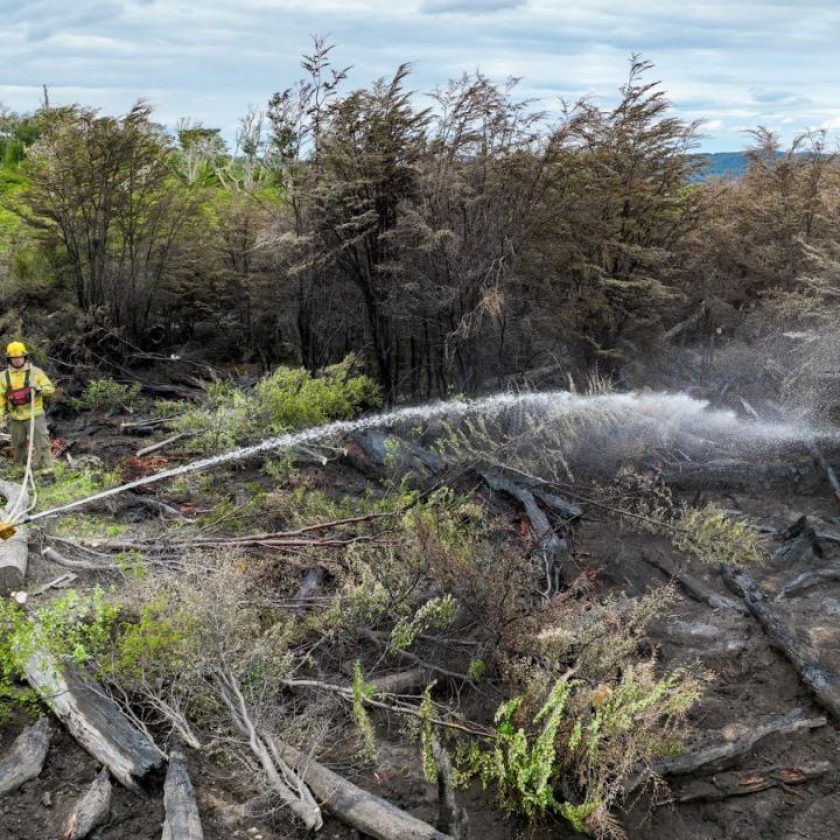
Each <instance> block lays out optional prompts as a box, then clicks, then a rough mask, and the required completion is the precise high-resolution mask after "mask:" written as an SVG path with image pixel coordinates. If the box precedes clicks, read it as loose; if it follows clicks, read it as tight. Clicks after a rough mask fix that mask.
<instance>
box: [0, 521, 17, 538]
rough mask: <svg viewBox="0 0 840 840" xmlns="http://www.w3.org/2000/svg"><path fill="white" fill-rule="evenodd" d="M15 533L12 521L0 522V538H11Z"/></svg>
mask: <svg viewBox="0 0 840 840" xmlns="http://www.w3.org/2000/svg"><path fill="white" fill-rule="evenodd" d="M15 533H17V527H16V526H15V524H14V523H13V522H0V540H8V539H11V538H12V537H13V536H14V535H15Z"/></svg>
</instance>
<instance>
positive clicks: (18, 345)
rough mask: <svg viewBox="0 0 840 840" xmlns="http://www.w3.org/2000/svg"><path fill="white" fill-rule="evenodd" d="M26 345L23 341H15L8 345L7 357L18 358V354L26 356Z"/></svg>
mask: <svg viewBox="0 0 840 840" xmlns="http://www.w3.org/2000/svg"><path fill="white" fill-rule="evenodd" d="M26 355H28V354H27V352H26V345H25V344H24V343H23V342H22V341H13V342H11V343H10V344H7V345H6V358H7V359H16V358H17V357H18V356H26Z"/></svg>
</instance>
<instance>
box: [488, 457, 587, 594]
mask: <svg viewBox="0 0 840 840" xmlns="http://www.w3.org/2000/svg"><path fill="white" fill-rule="evenodd" d="M477 472H478V474H479V475H480V476H481V478H482V479H484V481H485V482H486V484H487V486H488V487H489V488H490V489H491V490H492V491H493V492H494V493H507V494H508V495H509V496H512V497H513V498H514V499H516V500H517V501H518V502H519V503H520V504H521V505H522V507H523V508H524V510H525V515H526V516H527V517H528V521H529V522H530V524H531V528H532V529H533V532H534V538H535V539H536V541H537V543H538V545H540V546H541V547H542V552H543V570H544V573H545V577H546V591H545V592H544V593H543V594H544V595H545V596H546V597H551V596H552V595H556V594H557V593H558V592H560V591H561V589H562V588H563V584H565V585H568V584H570V583H571V582H572V581H573V580H575V578H576V577H577V575H578V570H577V568H576V567H575V564H574V561H573V560H572V555H571V553H570V552H569V547H568V544H567V543H566V540H564V539H563V538H562V537H558V536H557V534H556V533H555V531H554V529H553V528H552V527H551V523H550V522H549V521H548V517H547V516H546V515H545V512H544V511H543V510H542V508H541V507H540V506H539V504H538V502H537V500H536V498H535V496H534V494H533V493H532V492H531V491H530V490H529V489H527V488H526V487H523V486H522V485H521V484H519V483H517V482H515V481H512V480H511V479H509V478H505V477H504V476H501V475H499V474H498V473H496V472H494V471H492V470H489V469H479V470H477Z"/></svg>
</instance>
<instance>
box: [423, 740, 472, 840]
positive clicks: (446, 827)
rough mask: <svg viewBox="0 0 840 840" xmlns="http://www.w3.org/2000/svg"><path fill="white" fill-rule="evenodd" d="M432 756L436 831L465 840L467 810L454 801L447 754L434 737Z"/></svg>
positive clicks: (451, 772) (467, 820) (457, 839)
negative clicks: (434, 779)
mask: <svg viewBox="0 0 840 840" xmlns="http://www.w3.org/2000/svg"><path fill="white" fill-rule="evenodd" d="M432 756H433V757H434V760H435V769H436V770H437V785H438V821H437V829H438V831H441V832H443V833H444V834H448V835H450V836H451V837H453V838H454V840H467V837H468V835H469V815H468V814H467V809H466V808H464V807H462V806H460V805H458V802H457V801H456V799H455V779H454V775H453V771H452V761H451V760H450V758H449V753H448V752H447V751H446V748H445V747H443V746H442V745H441V743H440V741H438V739H437V738H435V737H434V736H433V737H432Z"/></svg>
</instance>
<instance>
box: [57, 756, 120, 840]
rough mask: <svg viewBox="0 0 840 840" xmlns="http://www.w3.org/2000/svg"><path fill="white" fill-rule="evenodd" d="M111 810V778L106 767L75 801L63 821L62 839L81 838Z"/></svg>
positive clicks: (101, 821) (78, 839) (104, 818)
mask: <svg viewBox="0 0 840 840" xmlns="http://www.w3.org/2000/svg"><path fill="white" fill-rule="evenodd" d="M110 810H111V780H110V778H109V777H108V768H107V767H103V768H102V770H101V771H100V772H99V775H98V776H97V777H96V778H95V779H94V780H93V782H92V784H91V785H90V787H88V789H87V790H86V791H85V793H84V794H83V795H82V797H81V798H80V799H79V800H78V801H77V802H76V804H75V805H74V806H73V808H72V809H71V811H70V813H69V814H68V815H67V819H66V820H65V821H64V833H63V834H62V835H61V836H62V840H82V838H84V837H87V836H88V834H90V833H91V831H93V829H94V828H96V827H97V826H98V825H102V823H104V822H105V820H106V819H107V818H108V813H109V812H110Z"/></svg>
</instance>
